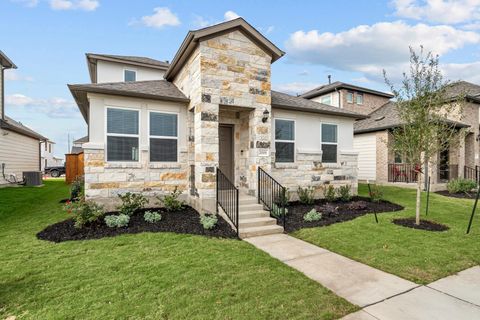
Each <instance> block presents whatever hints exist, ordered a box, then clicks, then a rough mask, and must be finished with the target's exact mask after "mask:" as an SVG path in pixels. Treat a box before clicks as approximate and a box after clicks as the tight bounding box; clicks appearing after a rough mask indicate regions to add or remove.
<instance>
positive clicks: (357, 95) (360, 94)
mask: <svg viewBox="0 0 480 320" xmlns="http://www.w3.org/2000/svg"><path fill="white" fill-rule="evenodd" d="M359 96H361V97H362V103H358V97H359ZM363 98H365V96H364V95H363V93H361V92H357V94H356V96H355V104H358V105H359V106H362V105H363Z"/></svg>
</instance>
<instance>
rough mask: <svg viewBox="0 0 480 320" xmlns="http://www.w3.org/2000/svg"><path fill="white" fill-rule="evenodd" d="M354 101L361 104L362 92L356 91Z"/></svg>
mask: <svg viewBox="0 0 480 320" xmlns="http://www.w3.org/2000/svg"><path fill="white" fill-rule="evenodd" d="M356 101H357V104H363V93H357V95H356Z"/></svg>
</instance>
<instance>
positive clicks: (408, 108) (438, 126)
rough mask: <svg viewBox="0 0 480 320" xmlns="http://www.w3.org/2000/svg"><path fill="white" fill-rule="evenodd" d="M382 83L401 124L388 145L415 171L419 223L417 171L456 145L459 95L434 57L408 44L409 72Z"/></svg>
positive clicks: (460, 105)
mask: <svg viewBox="0 0 480 320" xmlns="http://www.w3.org/2000/svg"><path fill="white" fill-rule="evenodd" d="M383 73H384V77H385V82H386V83H387V84H388V85H389V86H390V88H391V90H392V93H393V94H394V96H395V100H396V102H395V105H396V110H397V112H398V116H399V118H400V120H401V121H400V122H401V125H400V126H399V127H397V128H395V129H394V130H393V131H392V136H393V141H391V143H390V147H391V148H392V149H393V151H394V152H396V153H398V154H402V155H403V156H404V157H405V158H406V161H407V163H410V164H412V165H414V166H415V171H416V172H417V175H418V179H417V199H416V219H415V222H416V224H417V225H419V224H420V199H421V198H420V195H421V192H422V181H421V174H424V172H423V170H424V168H426V167H427V164H432V163H435V162H436V160H437V158H438V154H439V153H440V152H442V151H444V150H447V149H448V148H449V147H455V146H456V145H458V144H459V143H460V141H461V139H462V138H464V135H463V130H459V129H458V128H457V124H458V122H459V121H461V119H462V114H463V105H464V103H463V101H464V99H463V95H461V96H459V95H457V96H456V98H455V99H452V96H451V94H450V93H449V88H451V86H452V85H453V83H450V82H449V81H447V80H444V78H443V76H442V73H441V71H440V68H439V59H438V56H436V55H433V54H432V53H431V52H428V53H425V52H424V50H423V47H420V53H419V54H417V53H416V52H415V51H414V50H413V49H412V48H411V47H410V71H409V73H403V80H402V82H401V84H400V85H399V87H398V88H396V87H395V85H394V84H393V83H392V82H391V81H390V80H389V79H388V78H387V75H386V72H385V70H384V71H383Z"/></svg>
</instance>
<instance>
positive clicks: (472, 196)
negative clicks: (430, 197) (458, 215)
mask: <svg viewBox="0 0 480 320" xmlns="http://www.w3.org/2000/svg"><path fill="white" fill-rule="evenodd" d="M435 193H436V194H440V195H442V196H445V197H451V198H460V199H475V198H476V197H477V193H476V192H470V193H464V192H462V193H449V192H448V191H447V190H443V191H436V192H435Z"/></svg>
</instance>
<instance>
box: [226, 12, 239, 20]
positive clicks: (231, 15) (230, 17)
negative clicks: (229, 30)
mask: <svg viewBox="0 0 480 320" xmlns="http://www.w3.org/2000/svg"><path fill="white" fill-rule="evenodd" d="M223 18H224V19H225V21H229V20H233V19H237V18H240V16H239V15H238V14H237V13H236V12H234V11H232V10H228V11H227V12H225V14H224V15H223Z"/></svg>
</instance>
